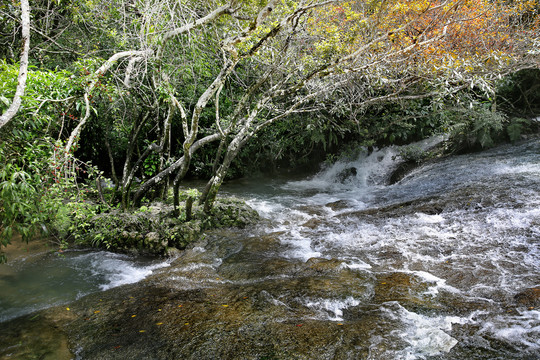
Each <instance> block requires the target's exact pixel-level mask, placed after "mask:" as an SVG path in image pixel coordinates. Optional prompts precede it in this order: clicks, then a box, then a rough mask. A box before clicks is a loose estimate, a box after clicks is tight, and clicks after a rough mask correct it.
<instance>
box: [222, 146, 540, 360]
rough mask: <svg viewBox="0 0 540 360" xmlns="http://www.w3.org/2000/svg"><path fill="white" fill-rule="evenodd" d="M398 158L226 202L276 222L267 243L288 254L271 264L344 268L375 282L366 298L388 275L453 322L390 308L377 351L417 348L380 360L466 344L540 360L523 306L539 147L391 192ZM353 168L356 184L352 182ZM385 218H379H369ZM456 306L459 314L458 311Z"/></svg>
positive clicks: (431, 169) (263, 185)
mask: <svg viewBox="0 0 540 360" xmlns="http://www.w3.org/2000/svg"><path fill="white" fill-rule="evenodd" d="M397 151H398V149H396V148H389V149H383V150H380V151H376V152H374V153H372V154H371V155H369V156H363V157H360V158H358V159H355V160H353V161H348V162H341V163H337V164H335V165H334V166H332V167H329V168H327V169H325V170H323V171H321V172H320V173H318V174H316V175H315V176H313V177H311V178H308V179H302V180H298V181H286V180H274V181H271V180H267V179H264V180H263V181H261V180H259V181H255V182H252V183H249V182H243V183H242V184H238V185H234V184H231V185H230V186H229V187H228V191H229V192H231V193H238V194H241V195H242V196H243V197H248V198H249V199H250V200H249V203H250V204H251V205H252V206H253V207H254V208H256V209H257V210H258V211H259V213H260V214H261V215H262V216H263V217H265V218H267V219H270V222H269V223H268V224H267V225H266V226H264V227H261V228H259V231H260V233H272V232H274V233H279V240H280V243H281V245H282V248H281V250H279V252H278V253H275V254H274V255H273V256H278V257H282V258H285V259H290V260H300V261H308V260H309V259H311V258H315V257H316V258H325V259H337V260H339V261H342V262H343V263H342V267H343V268H346V269H348V270H349V271H351V270H352V271H355V272H357V273H358V274H362V276H363V277H364V278H368V279H369V278H371V279H374V280H373V281H372V283H371V284H368V285H367V286H368V287H369V286H371V287H376V286H378V285H377V281H378V280H376V279H380V278H381V277H384V276H385V274H390V273H392V274H396V273H397V274H404V275H407V276H411V277H412V278H413V279H415V281H419V282H420V283H423V284H424V285H425V286H424V288H423V291H422V292H421V293H420V294H416V295H415V296H417V297H419V299H420V300H419V301H421V302H423V303H424V304H425V303H430V304H432V305H433V307H434V308H437V307H438V306H441V307H444V308H445V310H444V311H432V313H433V314H430V313H429V312H428V313H426V311H425V308H424V310H420V311H415V310H414V306H411V303H410V302H409V303H407V304H402V302H401V301H400V300H397V301H386V302H385V301H384V299H383V301H382V302H381V303H380V304H379V309H378V311H379V312H380V314H383V316H384V317H386V318H387V319H388V320H389V321H393V322H395V324H394V325H392V327H391V328H393V330H388V325H384V326H386V327H387V328H386V330H385V331H386V333H387V336H385V337H382V338H377V337H374V338H373V339H372V342H373V344H377V343H378V342H381V341H383V342H384V341H386V342H388V341H392V339H394V340H397V339H399V340H400V341H405V342H406V343H407V344H408V346H405V347H403V346H402V347H401V348H399V349H387V350H385V352H384V354H382V355H381V353H379V356H381V357H380V358H400V359H417V358H426V357H429V356H449V357H451V354H452V352H453V350H452V349H453V348H454V347H456V345H458V344H460V343H464V342H465V341H467V342H471V343H475V344H485V345H481V346H480V345H477V346H479V347H481V348H484V349H491V350H492V352H489V351H488V352H489V354H491V355H485V356H487V357H489V356H493V354H496V356H500V358H505V354H513V356H515V354H520V353H522V354H524V355H523V356H528V357H530V356H533V357H535V356H539V357H540V309H538V308H535V307H533V306H518V305H516V302H515V299H514V296H515V295H516V294H518V293H519V292H520V291H523V290H524V289H527V288H535V287H539V286H540V141H538V140H534V141H529V142H526V143H523V144H520V145H515V146H511V145H508V146H503V147H500V148H497V149H493V150H489V151H485V152H481V153H477V154H471V155H463V156H456V157H452V158H449V159H446V160H443V161H439V162H435V163H432V164H430V165H427V166H424V167H421V168H418V169H417V170H415V171H413V172H412V173H411V174H409V175H408V176H407V177H405V178H404V179H403V180H401V181H400V182H399V183H397V184H394V185H386V181H387V178H388V175H389V173H390V172H391V170H392V169H393V168H395V167H396V162H395V159H396V154H397ZM351 167H355V168H356V169H357V172H356V173H352V174H349V175H350V176H349V177H347V178H345V179H344V178H343V176H342V174H343V171H344V170H345V169H349V168H351ZM411 202H412V203H413V204H414V203H415V202H416V203H418V204H420V205H421V206H415V205H411ZM396 204H397V206H395V207H394V208H392V209H393V210H385V209H389V207H390V208H391V207H392V206H393V205H396ZM400 207H401V208H402V210H400ZM433 208H435V209H438V210H436V211H433ZM377 209H382V210H381V211H380V215H378V216H373V215H362V214H369V211H370V210H371V211H374V210H377ZM362 212H363V213H362ZM371 214H372V213H371ZM314 221H315V224H317V225H316V226H306V224H309V223H310V222H312V223H313V222H314ZM382 284H385V283H384V282H383V283H382ZM280 301H281V302H282V306H284V307H286V306H291V303H292V302H291V301H289V302H287V301H285V300H284V299H280ZM295 301H296V302H298V301H297V300H295ZM370 301H371V300H370ZM300 303H302V304H303V306H305V307H306V308H308V309H309V310H311V311H312V313H313V314H315V315H311V316H315V317H318V318H320V319H327V320H332V321H344V320H347V317H346V316H345V317H344V313H345V314H346V313H349V314H353V313H355V312H358V311H360V310H358V309H359V308H362V304H364V306H367V300H366V298H365V297H364V296H363V295H362V296H358V297H354V296H352V297H351V296H346V295H344V294H339V293H338V294H335V295H334V297H315V298H314V297H313V296H311V297H309V298H303V299H301V300H300ZM404 303H406V301H405V302H404ZM452 304H455V307H456V310H455V311H451V310H450V311H449V310H448V309H449V308H450V309H452V306H453V305H452ZM465 304H476V305H475V306H473V309H471V308H470V307H467V306H465ZM364 309H365V307H364ZM317 314H318V315H317ZM394 326H395V327H394ZM494 343H497V344H498V345H493V344H494ZM493 349H496V350H493ZM491 350H490V351H491ZM507 350H508V352H506V351H507ZM461 351H462V354H466V353H465V352H463V351H464V350H463V349H462V350H461ZM460 356H469V355H457V358H459V357H460Z"/></svg>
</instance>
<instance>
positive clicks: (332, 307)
mask: <svg viewBox="0 0 540 360" xmlns="http://www.w3.org/2000/svg"><path fill="white" fill-rule="evenodd" d="M302 301H303V302H304V304H305V306H307V307H308V308H311V309H313V310H315V311H316V312H317V313H319V314H320V315H321V316H322V317H323V318H326V319H328V320H331V321H343V310H345V309H348V308H350V307H353V306H358V305H359V304H360V300H357V299H355V298H353V297H352V296H349V297H347V298H346V299H314V300H307V299H303V300H302Z"/></svg>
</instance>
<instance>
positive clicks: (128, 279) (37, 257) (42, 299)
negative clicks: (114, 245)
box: [0, 250, 169, 322]
mask: <svg viewBox="0 0 540 360" xmlns="http://www.w3.org/2000/svg"><path fill="white" fill-rule="evenodd" d="M168 265H169V262H167V261H156V260H150V259H144V258H135V257H131V256H127V255H121V254H113V253H110V252H106V251H86V250H84V251H76V250H73V251H66V252H63V253H58V252H52V251H37V252H34V253H30V254H28V255H27V256H21V257H19V258H15V259H11V260H9V261H8V262H7V263H6V264H2V265H0V266H1V267H2V268H1V269H0V270H1V273H0V274H1V275H0V289H1V292H0V322H4V321H7V320H9V319H12V318H15V317H18V316H22V315H26V314H29V313H32V312H35V311H36V310H40V309H46V308H49V307H51V306H55V305H61V304H65V303H69V302H70V301H73V300H76V299H79V298H81V297H83V296H84V295H87V294H90V293H93V292H96V291H101V290H107V289H110V288H113V287H116V286H120V285H124V284H131V283H135V282H137V281H140V280H142V279H144V278H145V277H147V276H148V275H150V274H152V272H153V271H154V270H156V269H159V268H162V267H165V266H168Z"/></svg>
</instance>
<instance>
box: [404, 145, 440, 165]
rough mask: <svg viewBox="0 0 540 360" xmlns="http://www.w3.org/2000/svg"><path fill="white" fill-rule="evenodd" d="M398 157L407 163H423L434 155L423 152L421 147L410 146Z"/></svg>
mask: <svg viewBox="0 0 540 360" xmlns="http://www.w3.org/2000/svg"><path fill="white" fill-rule="evenodd" d="M398 155H399V156H400V157H401V158H402V159H403V160H404V161H406V162H414V163H421V162H422V161H424V160H426V159H428V158H430V157H431V156H433V153H432V152H430V151H426V150H423V149H422V148H421V147H419V146H414V145H409V146H406V147H404V148H402V149H401V150H400V151H399V154H398Z"/></svg>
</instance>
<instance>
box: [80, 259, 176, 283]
mask: <svg viewBox="0 0 540 360" xmlns="http://www.w3.org/2000/svg"><path fill="white" fill-rule="evenodd" d="M86 256H87V257H91V261H90V266H91V271H92V273H93V274H94V275H95V276H100V275H101V276H103V277H104V280H105V283H104V284H101V285H100V286H99V287H100V289H101V290H107V289H111V288H114V287H117V286H121V285H126V284H133V283H136V282H139V281H141V280H143V279H144V278H146V277H148V276H149V275H151V274H152V273H153V272H154V271H155V270H157V269H160V268H164V267H168V266H170V263H169V261H164V262H160V263H155V264H151V265H137V264H136V263H134V262H133V261H132V260H131V258H130V257H128V256H125V255H119V254H113V253H107V252H103V253H90V254H88V255H86Z"/></svg>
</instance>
